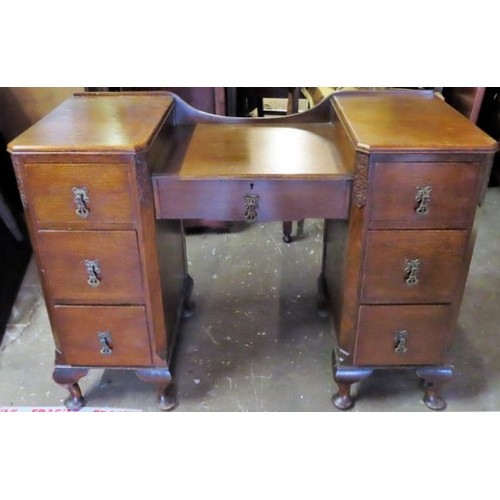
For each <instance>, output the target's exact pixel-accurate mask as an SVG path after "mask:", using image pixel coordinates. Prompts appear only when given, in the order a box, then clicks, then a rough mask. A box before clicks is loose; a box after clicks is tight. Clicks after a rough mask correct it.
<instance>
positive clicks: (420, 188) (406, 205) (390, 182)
mask: <svg viewBox="0 0 500 500" xmlns="http://www.w3.org/2000/svg"><path fill="white" fill-rule="evenodd" d="M480 172H481V169H480V166H479V165H478V164H474V163H377V164H376V165H375V167H374V170H373V179H372V187H371V198H372V203H371V208H370V227H371V228H431V229H432V228H436V229H439V228H450V229H451V228H466V227H467V226H468V225H469V224H470V221H471V217H472V215H473V213H474V211H475V208H476V205H477V202H478V198H477V197H478V180H479V174H480ZM426 188H428V189H426ZM417 198H418V200H420V201H418V200H417Z"/></svg>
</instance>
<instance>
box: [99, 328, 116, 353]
mask: <svg viewBox="0 0 500 500" xmlns="http://www.w3.org/2000/svg"><path fill="white" fill-rule="evenodd" d="M97 340H99V345H100V346H101V350H100V351H99V352H100V353H101V354H102V355H103V356H109V355H110V354H112V353H113V347H112V346H113V339H112V337H111V332H97Z"/></svg>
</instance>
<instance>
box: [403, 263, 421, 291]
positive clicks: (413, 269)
mask: <svg viewBox="0 0 500 500" xmlns="http://www.w3.org/2000/svg"><path fill="white" fill-rule="evenodd" d="M421 262H422V261H421V260H420V259H405V269H404V272H405V276H406V279H405V283H406V286H415V285H417V284H418V275H419V273H420V264H421Z"/></svg>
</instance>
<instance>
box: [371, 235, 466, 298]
mask: <svg viewBox="0 0 500 500" xmlns="http://www.w3.org/2000/svg"><path fill="white" fill-rule="evenodd" d="M466 241H467V231H459V230H456V231H396V230H394V231H382V230H380V231H368V238H367V247H366V260H365V272H364V278H363V286H362V292H361V301H362V302H363V303H365V304H366V303H368V304H384V303H385V304H401V303H449V302H452V301H453V299H454V294H455V293H456V291H457V287H458V285H459V279H460V273H461V270H462V261H463V258H464V252H465V247H466Z"/></svg>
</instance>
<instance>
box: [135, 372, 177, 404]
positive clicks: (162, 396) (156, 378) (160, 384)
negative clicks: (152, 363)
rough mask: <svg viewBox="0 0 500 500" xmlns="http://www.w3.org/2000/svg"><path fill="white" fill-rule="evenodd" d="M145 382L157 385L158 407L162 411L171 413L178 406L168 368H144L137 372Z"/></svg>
mask: <svg viewBox="0 0 500 500" xmlns="http://www.w3.org/2000/svg"><path fill="white" fill-rule="evenodd" d="M135 373H136V375H137V376H138V377H139V378H140V379H141V380H144V382H149V383H152V384H155V385H156V387H157V388H158V406H159V408H160V410H161V411H169V410H172V409H173V408H175V406H176V405H177V398H176V396H175V391H174V384H172V374H171V373H170V370H169V369H168V368H143V369H140V370H136V371H135Z"/></svg>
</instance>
